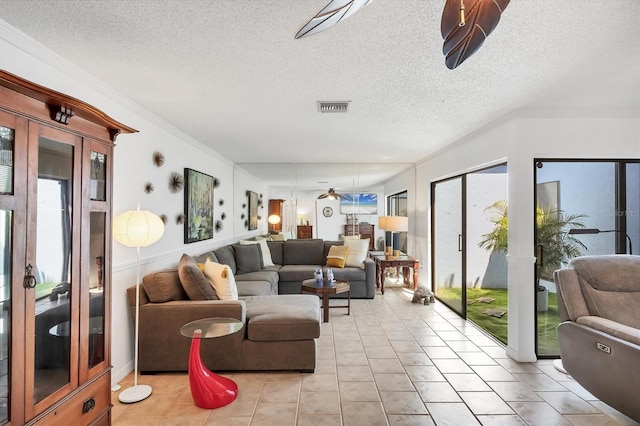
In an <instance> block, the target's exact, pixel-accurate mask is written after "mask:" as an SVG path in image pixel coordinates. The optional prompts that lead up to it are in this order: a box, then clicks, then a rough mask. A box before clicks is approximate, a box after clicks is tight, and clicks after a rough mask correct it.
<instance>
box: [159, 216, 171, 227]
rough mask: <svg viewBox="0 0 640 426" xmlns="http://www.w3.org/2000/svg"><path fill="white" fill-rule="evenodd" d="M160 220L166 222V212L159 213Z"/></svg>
mask: <svg viewBox="0 0 640 426" xmlns="http://www.w3.org/2000/svg"><path fill="white" fill-rule="evenodd" d="M160 220H161V221H162V223H164V224H165V225H166V224H167V220H169V218H168V217H167V215H166V214H161V215H160Z"/></svg>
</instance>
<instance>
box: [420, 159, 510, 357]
mask: <svg viewBox="0 0 640 426" xmlns="http://www.w3.org/2000/svg"><path fill="white" fill-rule="evenodd" d="M507 196H508V193H507V166H506V165H505V164H501V165H498V166H493V167H489V168H486V169H482V170H478V171H475V172H473V173H467V174H465V175H462V176H458V177H455V178H452V179H447V180H444V181H440V182H435V183H433V184H432V209H431V211H432V226H431V229H432V234H433V238H432V244H433V246H432V253H433V259H432V265H433V278H432V281H433V283H434V287H435V293H436V297H437V298H438V299H439V300H440V301H441V302H442V303H444V304H446V305H447V306H449V307H450V308H451V309H453V310H454V311H456V312H457V313H458V314H460V315H461V316H462V317H463V318H467V319H469V320H470V321H473V322H474V323H475V324H476V325H478V326H479V327H481V328H482V329H484V330H485V331H486V332H487V333H488V334H490V335H492V336H493V337H495V338H496V339H497V340H499V341H501V342H502V343H504V344H506V343H507V319H508V306H507V300H508V288H507V260H506V254H507V238H506V236H507V229H508V227H507Z"/></svg>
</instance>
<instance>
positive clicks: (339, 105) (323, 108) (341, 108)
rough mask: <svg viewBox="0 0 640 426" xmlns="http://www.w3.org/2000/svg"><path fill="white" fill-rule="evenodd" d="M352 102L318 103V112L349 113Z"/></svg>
mask: <svg viewBox="0 0 640 426" xmlns="http://www.w3.org/2000/svg"><path fill="white" fill-rule="evenodd" d="M350 103H351V101H339V102H335V101H334V102H325V101H318V112H347V111H349V104H350Z"/></svg>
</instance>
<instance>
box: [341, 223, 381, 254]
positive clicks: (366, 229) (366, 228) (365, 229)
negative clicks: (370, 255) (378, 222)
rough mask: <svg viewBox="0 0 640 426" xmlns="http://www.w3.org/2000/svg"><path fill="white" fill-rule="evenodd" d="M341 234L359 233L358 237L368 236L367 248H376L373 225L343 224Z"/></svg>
mask: <svg viewBox="0 0 640 426" xmlns="http://www.w3.org/2000/svg"><path fill="white" fill-rule="evenodd" d="M342 234H343V235H360V239H363V240H364V239H365V238H369V250H371V251H373V250H375V249H376V248H375V247H376V241H375V236H376V232H375V225H370V224H368V223H367V224H360V225H344V232H343V233H342Z"/></svg>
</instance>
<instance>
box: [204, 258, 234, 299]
mask: <svg viewBox="0 0 640 426" xmlns="http://www.w3.org/2000/svg"><path fill="white" fill-rule="evenodd" d="M204 274H205V276H206V277H207V278H208V279H209V281H211V285H212V286H213V289H214V290H215V292H216V294H217V295H218V298H219V299H220V300H238V287H237V286H236V279H235V277H234V276H233V272H231V268H230V267H229V266H228V265H223V264H221V263H215V262H211V261H210V260H209V259H207V261H206V262H205V264H204Z"/></svg>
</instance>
